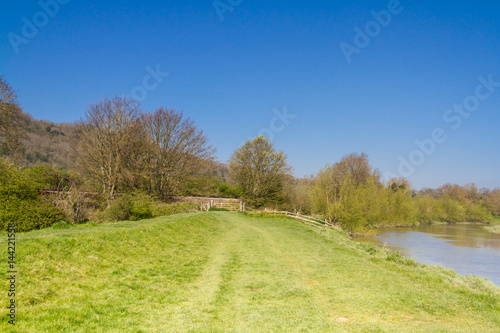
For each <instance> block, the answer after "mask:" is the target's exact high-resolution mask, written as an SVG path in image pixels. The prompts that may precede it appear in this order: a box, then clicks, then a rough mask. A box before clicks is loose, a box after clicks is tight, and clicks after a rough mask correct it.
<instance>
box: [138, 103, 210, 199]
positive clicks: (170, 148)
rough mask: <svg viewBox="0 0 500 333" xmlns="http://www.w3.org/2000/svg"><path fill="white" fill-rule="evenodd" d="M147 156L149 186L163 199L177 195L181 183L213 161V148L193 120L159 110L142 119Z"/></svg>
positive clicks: (173, 111)
mask: <svg viewBox="0 0 500 333" xmlns="http://www.w3.org/2000/svg"><path fill="white" fill-rule="evenodd" d="M141 119H142V121H141V122H142V125H143V128H144V132H145V136H146V142H147V144H148V157H147V162H146V168H147V175H148V178H149V186H150V189H151V190H152V191H153V192H156V193H158V194H159V195H160V196H162V197H164V198H166V197H170V196H172V195H174V194H176V192H178V191H179V190H180V189H181V188H182V186H183V185H184V182H185V180H186V179H187V178H188V177H190V176H192V175H194V174H195V173H196V172H198V171H199V170H200V169H201V168H202V167H203V164H204V163H206V162H207V161H209V160H212V159H213V156H214V153H215V149H214V148H213V147H212V146H210V145H209V144H208V139H207V137H206V135H204V134H203V131H202V130H200V129H198V128H197V127H196V126H195V125H194V121H193V120H191V119H189V118H187V119H183V115H182V112H177V111H175V110H172V109H167V108H164V107H160V108H158V109H157V110H156V112H154V113H147V114H144V115H143V116H142V118H141Z"/></svg>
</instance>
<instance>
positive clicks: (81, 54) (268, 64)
mask: <svg viewBox="0 0 500 333" xmlns="http://www.w3.org/2000/svg"><path fill="white" fill-rule="evenodd" d="M42 2H43V1H42ZM47 2H49V3H50V2H51V1H47ZM61 2H63V3H65V2H68V1H67V0H66V1H63V0H61ZM230 3H232V4H233V5H230ZM238 3H239V4H238ZM223 4H225V6H230V8H231V9H232V11H223V9H222V8H223V7H222V6H223ZM218 7H219V8H221V9H220V11H221V13H220V14H221V15H222V16H219V15H218V13H217V11H216V9H215V7H214V3H213V1H212V0H205V1H185V0H184V1H168V0H163V1H147V0H144V1H130V0H120V1H114V0H112V1H84V0H71V1H69V2H68V3H67V4H64V5H60V6H59V8H58V11H57V13H55V15H52V14H54V13H51V15H48V14H44V12H41V11H42V10H43V8H42V7H41V6H40V4H39V3H38V2H37V1H8V2H7V1H4V2H3V3H2V11H1V13H0V55H1V58H0V74H1V75H4V77H5V79H6V80H7V81H8V82H9V83H10V84H11V85H12V86H13V87H14V88H16V89H17V90H18V93H19V96H20V102H21V104H22V106H23V109H24V111H25V112H28V113H30V114H32V115H33V116H34V117H35V118H37V119H48V120H51V121H56V122H62V121H64V122H71V121H74V120H77V119H79V118H80V117H81V116H82V115H83V114H84V112H85V110H86V107H87V105H88V104H89V103H91V102H95V101H98V100H100V99H102V98H103V97H105V96H113V95H121V94H130V93H131V92H132V91H135V92H140V91H141V89H144V88H141V87H144V85H143V81H144V79H145V78H147V75H148V71H147V70H146V68H147V67H149V68H150V69H152V70H155V69H156V67H157V65H159V69H160V71H161V72H168V73H169V75H168V77H160V80H161V81H162V82H161V83H159V84H158V85H157V86H156V87H155V88H153V86H155V81H154V80H153V79H152V78H150V79H148V80H147V81H146V83H147V86H148V87H149V88H150V89H151V90H150V91H147V96H145V98H144V99H143V103H142V106H143V108H144V109H145V110H153V109H155V108H156V107H158V106H161V105H163V106H167V107H169V108H175V109H177V110H183V111H184V113H185V114H186V115H188V116H190V117H192V118H193V119H195V121H196V124H197V125H198V126H199V127H200V128H202V129H203V130H204V131H205V132H206V134H207V135H208V137H209V139H210V142H211V143H212V144H213V145H214V146H216V147H217V149H218V153H217V154H218V158H219V160H221V161H226V160H227V159H228V157H229V156H230V154H231V152H232V151H233V150H234V149H235V148H237V147H238V146H239V145H240V144H241V143H243V142H244V141H245V140H247V139H248V138H249V137H254V136H257V135H258V134H259V133H261V131H262V130H263V129H266V128H268V129H270V128H273V129H274V133H273V134H272V135H273V141H274V142H275V143H276V146H277V147H278V148H280V149H283V150H284V151H285V152H286V153H287V154H288V157H289V162H290V164H292V165H293V166H294V167H295V174H296V175H297V176H303V175H306V174H312V173H315V172H317V171H318V170H319V169H320V168H322V167H324V166H325V165H326V164H327V163H335V162H337V161H338V160H339V159H340V158H341V157H342V156H343V155H345V154H348V153H351V152H365V153H367V154H368V155H369V158H370V161H371V164H372V165H373V166H374V167H376V168H379V169H380V170H381V172H382V173H383V174H386V173H388V172H390V173H392V174H394V175H399V174H400V175H408V177H409V180H410V181H411V182H412V183H413V185H414V186H415V187H416V188H421V187H437V186H439V185H442V184H444V183H448V182H452V183H459V184H465V183H468V182H475V183H476V184H477V185H478V186H479V187H490V188H493V187H500V167H499V166H500V155H499V146H500V130H499V127H500V126H499V125H500V87H499V85H496V86H495V84H493V86H492V85H491V84H490V85H489V89H490V90H491V91H490V90H488V87H482V88H479V90H478V91H479V95H478V96H480V97H481V99H478V98H477V97H474V96H475V94H476V88H477V87H478V86H479V85H480V84H481V82H480V81H479V80H478V78H479V77H480V76H482V77H483V78H484V79H485V80H486V81H488V80H489V76H490V75H492V80H493V81H495V82H500V5H499V4H498V2H497V1H491V2H489V1H488V2H484V1H475V2H472V1H427V0H422V1H415V0H414V1H409V0H406V1H405V0H401V1H400V5H399V6H396V5H394V4H390V2H389V1H387V0H382V1H379V0H372V1H319V0H318V1H293V0H287V1H269V0H267V1H262V0H252V1H251V0H243V1H241V3H240V1H239V0H221V1H219V2H218ZM388 7H390V9H391V10H392V11H393V13H390V12H389V13H390V15H391V20H390V22H388V23H387V19H388V18H387V16H383V15H382V16H381V17H380V18H379V20H382V21H381V22H382V24H380V23H376V24H374V22H376V21H375V19H374V17H373V16H372V11H375V12H380V11H381V10H387V8H388ZM227 8H229V7H226V9H227ZM48 10H49V11H55V8H54V6H50V7H49V9H48ZM51 16H53V17H51ZM221 17H222V18H223V20H222V19H221ZM23 18H25V19H23ZM26 22H29V24H34V23H37V24H38V25H39V26H40V28H39V29H38V30H39V31H38V32H37V33H36V35H35V34H34V32H33V31H29V29H27V26H28V25H29V24H27V23H26ZM25 25H26V27H24V26H25ZM382 25H383V26H382ZM23 27H24V30H25V31H24V32H23ZM355 28H359V29H360V30H361V31H365V32H364V33H365V34H366V28H368V29H369V30H368V31H369V34H370V35H371V37H370V36H368V38H369V45H364V44H363V43H365V44H366V40H362V39H363V38H362V37H360V38H359V40H357V41H355V36H356V34H357V32H356V31H355ZM370 29H371V30H370ZM358 31H359V30H358ZM23 33H24V35H23ZM30 33H31V34H30ZM16 36H17V37H16ZM358 37H359V36H358ZM365 38H366V36H365ZM20 40H22V42H20ZM341 43H344V44H341ZM347 44H349V45H350V47H351V50H352V49H353V48H354V47H356V45H357V46H358V47H357V51H356V52H355V53H353V54H351V56H350V57H349V58H350V63H349V62H348V61H347V60H346V57H345V55H344V52H343V51H342V48H341V45H344V49H345V45H347ZM13 45H14V46H13ZM15 48H17V51H18V52H17V53H16V52H15ZM134 89H135V90H134ZM142 91H145V90H142ZM137 96H138V95H137ZM464 101H467V103H469V106H468V108H469V109H472V110H475V111H473V112H466V113H463V112H462V115H460V114H459V113H456V112H455V113H448V112H447V110H449V109H452V108H453V106H454V104H463V103H464ZM284 108H286V110H287V112H288V114H292V115H295V118H293V119H291V118H290V119H286V120H287V122H288V124H286V125H285V126H283V122H282V121H280V120H279V119H278V118H276V114H275V112H273V110H278V111H280V112H283V110H284ZM463 115H467V118H465V116H463ZM457 117H458V118H460V119H462V120H461V121H462V123H461V124H460V126H458V121H459V120H457ZM444 118H447V119H448V122H447V121H445V119H444ZM454 127H455V128H454ZM437 128H441V129H442V132H441V135H440V136H438V137H439V138H440V141H441V142H440V143H434V144H429V141H424V142H426V143H427V146H426V147H424V148H419V147H418V146H417V145H416V143H415V140H421V141H422V140H430V139H431V138H432V132H433V131H434V130H435V129H437ZM262 133H269V131H264V132H262ZM443 135H445V136H446V140H445V141H444V142H442V141H443V140H441V139H442V136H443ZM433 145H434V146H435V148H433V147H432V146H433ZM426 149H427V151H426V152H425V151H424V152H422V151H423V150H426ZM418 150H419V151H418ZM425 153H428V154H425ZM401 158H403V159H404V160H406V161H407V163H409V164H410V166H409V167H410V168H412V170H410V171H411V172H410V171H409V170H408V165H407V166H406V168H401V167H400V166H401V164H402V162H401ZM398 169H400V171H398ZM401 170H402V171H401Z"/></svg>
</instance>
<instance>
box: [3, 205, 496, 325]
mask: <svg viewBox="0 0 500 333" xmlns="http://www.w3.org/2000/svg"><path fill="white" fill-rule="evenodd" d="M0 246H1V247H3V248H5V247H6V242H5V237H4V236H2V239H1V241H0ZM17 251H18V258H17V260H18V270H19V272H21V273H20V276H19V278H18V279H19V280H18V291H19V294H18V302H19V303H20V304H19V308H18V312H17V314H18V324H17V325H16V332H59V331H67V332H222V331H234V332H259V331H262V332H275V331H278V332H279V331H281V332H405V331H406V332H498V331H499V330H500V291H499V289H498V288H496V287H493V286H492V285H491V284H489V283H488V282H485V280H484V279H479V278H463V277H460V276H458V275H456V274H455V273H453V272H451V271H445V270H443V269H438V268H435V267H425V268H422V267H420V266H412V265H405V264H401V263H396V262H393V261H388V260H386V259H385V257H382V256H381V254H380V253H378V254H375V255H374V256H372V255H369V254H368V253H367V252H365V251H363V250H361V249H360V245H357V244H356V243H354V242H351V241H350V240H348V239H347V238H346V237H345V236H344V235H343V234H342V233H340V232H336V231H334V230H330V231H328V234H327V233H326V231H322V230H319V229H313V228H310V227H306V226H304V225H302V224H300V223H299V222H297V221H294V220H286V219H263V218H248V217H245V216H243V215H239V214H232V213H225V212H210V213H191V214H181V215H176V216H171V217H166V218H159V219H155V220H148V221H142V222H121V223H117V224H108V225H101V226H97V227H92V228H73V229H67V230H42V231H37V232H31V233H26V234H19V235H18V249H17ZM2 266H4V265H2ZM0 289H1V290H6V289H7V284H6V281H5V279H2V280H1V282H0ZM0 300H1V301H2V306H1V307H0V309H1V310H0V314H1V315H2V319H3V318H5V314H6V309H5V306H3V305H5V304H7V297H6V292H2V298H1V299H0ZM9 330H10V326H9V325H8V324H7V323H6V321H5V320H3V321H2V323H0V331H2V332H8V331H9Z"/></svg>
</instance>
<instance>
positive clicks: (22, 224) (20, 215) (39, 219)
mask: <svg viewBox="0 0 500 333" xmlns="http://www.w3.org/2000/svg"><path fill="white" fill-rule="evenodd" d="M0 212H1V213H0V223H1V227H2V230H6V229H7V227H8V224H9V223H16V225H17V228H16V230H17V231H19V232H22V231H31V230H37V229H42V228H47V227H50V226H52V225H53V224H54V223H56V222H58V221H61V220H64V219H65V218H66V216H65V214H64V212H63V211H62V210H60V209H59V208H56V207H54V206H53V205H52V204H50V203H48V202H45V201H44V200H42V199H35V200H16V201H14V202H13V201H10V202H9V203H4V205H3V208H2V210H1V211H0Z"/></svg>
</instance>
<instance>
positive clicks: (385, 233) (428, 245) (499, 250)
mask: <svg viewBox="0 0 500 333" xmlns="http://www.w3.org/2000/svg"><path fill="white" fill-rule="evenodd" d="M379 232H380V234H379V235H378V236H364V237H358V238H356V239H355V240H357V241H367V242H372V243H375V244H378V245H381V246H383V245H384V244H385V243H387V244H386V245H387V246H389V247H391V248H393V249H397V250H399V251H400V252H401V253H403V254H405V255H408V256H410V257H412V258H413V259H415V260H416V261H418V262H419V263H422V264H430V265H441V266H443V267H446V268H451V269H453V270H455V272H457V273H458V274H461V275H477V276H482V277H486V278H488V279H489V280H490V281H492V282H493V283H495V284H496V285H497V286H500V234H494V233H490V232H488V231H487V230H485V229H484V228H483V227H482V226H480V225H474V224H461V225H424V226H419V227H413V228H393V229H381V230H379Z"/></svg>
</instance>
